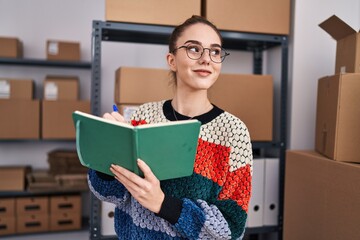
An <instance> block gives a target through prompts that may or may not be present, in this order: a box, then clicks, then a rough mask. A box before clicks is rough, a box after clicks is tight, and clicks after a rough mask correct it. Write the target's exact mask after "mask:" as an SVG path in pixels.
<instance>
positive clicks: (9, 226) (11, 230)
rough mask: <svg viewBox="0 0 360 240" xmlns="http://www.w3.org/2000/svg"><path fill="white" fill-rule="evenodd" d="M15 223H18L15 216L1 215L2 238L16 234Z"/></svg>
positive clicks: (0, 231) (0, 232) (0, 233)
mask: <svg viewBox="0 0 360 240" xmlns="http://www.w3.org/2000/svg"><path fill="white" fill-rule="evenodd" d="M15 221H16V218H15V215H13V216H2V215H0V236H2V235H12V234H15V233H16V230H15V225H16V223H15Z"/></svg>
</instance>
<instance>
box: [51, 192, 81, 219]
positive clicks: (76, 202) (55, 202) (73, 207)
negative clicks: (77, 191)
mask: <svg viewBox="0 0 360 240" xmlns="http://www.w3.org/2000/svg"><path fill="white" fill-rule="evenodd" d="M50 212H51V214H57V213H67V212H73V213H79V212H80V213H81V196H80V195H62V196H51V197H50Z"/></svg>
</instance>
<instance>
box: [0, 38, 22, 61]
mask: <svg viewBox="0 0 360 240" xmlns="http://www.w3.org/2000/svg"><path fill="white" fill-rule="evenodd" d="M22 56H23V45H22V42H21V41H20V40H19V39H18V38H9V37H0V58H3V57H4V58H22Z"/></svg>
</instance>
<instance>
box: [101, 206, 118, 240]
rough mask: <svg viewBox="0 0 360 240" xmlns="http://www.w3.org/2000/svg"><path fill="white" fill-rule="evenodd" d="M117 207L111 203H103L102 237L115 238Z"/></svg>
mask: <svg viewBox="0 0 360 240" xmlns="http://www.w3.org/2000/svg"><path fill="white" fill-rule="evenodd" d="M114 214H115V205H114V204H112V203H109V202H101V235H103V236H115V235H116V232H115V227H114Z"/></svg>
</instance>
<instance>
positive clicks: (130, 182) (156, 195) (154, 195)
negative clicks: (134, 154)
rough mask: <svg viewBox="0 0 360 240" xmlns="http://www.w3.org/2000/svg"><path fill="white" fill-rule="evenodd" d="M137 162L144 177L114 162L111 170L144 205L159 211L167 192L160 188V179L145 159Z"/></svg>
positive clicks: (155, 211) (156, 211) (151, 209)
mask: <svg viewBox="0 0 360 240" xmlns="http://www.w3.org/2000/svg"><path fill="white" fill-rule="evenodd" d="M137 163H138V166H139V168H140V169H141V171H142V172H143V173H144V178H141V177H139V176H138V175H136V174H135V173H132V172H130V171H129V170H127V169H125V168H123V167H120V166H118V165H114V164H112V165H111V167H110V171H111V172H112V173H113V174H114V175H115V178H116V179H117V180H118V181H119V182H121V183H122V184H123V185H124V186H125V187H126V189H127V190H128V191H129V192H130V194H131V195H132V196H133V197H134V198H135V199H136V200H137V201H138V202H139V203H140V204H141V205H142V206H143V207H145V208H147V209H149V210H150V211H152V212H154V213H159V211H160V208H161V204H162V202H163V201H164V198H165V194H164V192H163V191H162V190H161V188H160V181H159V180H158V179H157V178H156V176H155V175H154V174H153V172H152V171H151V169H150V168H149V166H148V165H147V164H146V163H145V162H144V161H142V160H141V159H138V161H137Z"/></svg>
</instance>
